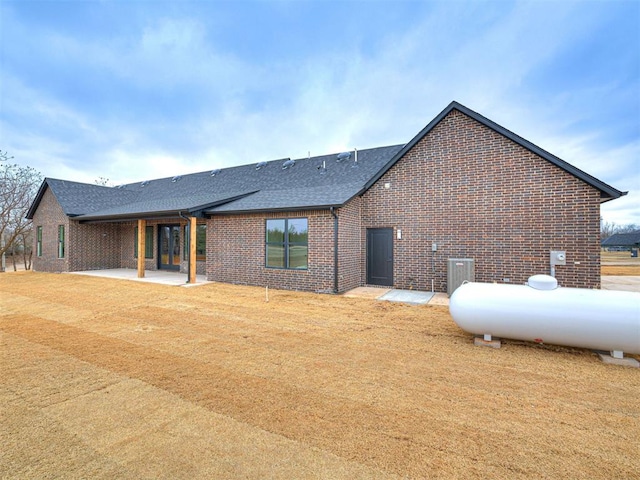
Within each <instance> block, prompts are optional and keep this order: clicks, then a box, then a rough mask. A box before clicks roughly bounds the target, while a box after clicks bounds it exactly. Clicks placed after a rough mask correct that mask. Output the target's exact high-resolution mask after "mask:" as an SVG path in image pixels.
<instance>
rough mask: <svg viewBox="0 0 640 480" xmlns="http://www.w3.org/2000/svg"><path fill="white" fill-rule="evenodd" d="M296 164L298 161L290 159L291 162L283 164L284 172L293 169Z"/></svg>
mask: <svg viewBox="0 0 640 480" xmlns="http://www.w3.org/2000/svg"><path fill="white" fill-rule="evenodd" d="M295 164H296V161H295V160H291V159H289V160H287V161H286V162H284V163H283V164H282V169H283V170H286V169H287V168H291V167H293V166H294V165H295Z"/></svg>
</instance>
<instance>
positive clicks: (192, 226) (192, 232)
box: [189, 217, 197, 283]
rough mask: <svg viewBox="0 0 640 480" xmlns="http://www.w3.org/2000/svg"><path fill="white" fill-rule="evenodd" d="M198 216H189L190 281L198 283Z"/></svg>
mask: <svg viewBox="0 0 640 480" xmlns="http://www.w3.org/2000/svg"><path fill="white" fill-rule="evenodd" d="M196 225H197V221H196V217H189V283H196V240H197V239H196V235H197V234H196Z"/></svg>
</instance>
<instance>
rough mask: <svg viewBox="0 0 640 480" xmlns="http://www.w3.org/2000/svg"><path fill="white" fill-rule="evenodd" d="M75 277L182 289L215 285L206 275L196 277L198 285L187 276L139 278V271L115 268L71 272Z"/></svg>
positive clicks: (165, 274) (154, 273)
mask: <svg viewBox="0 0 640 480" xmlns="http://www.w3.org/2000/svg"><path fill="white" fill-rule="evenodd" d="M69 273H71V274H73V275H88V276H92V277H103V278H115V279H119V280H133V281H135V282H148V283H159V284H162V285H174V286H180V287H196V286H198V285H205V284H207V283H213V282H209V281H207V277H205V276H204V275H196V283H187V274H186V273H180V272H168V271H166V270H145V272H144V275H145V276H144V278H138V271H137V270H134V269H132V268H113V269H108V270H85V271H83V272H69Z"/></svg>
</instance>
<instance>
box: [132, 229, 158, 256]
mask: <svg viewBox="0 0 640 480" xmlns="http://www.w3.org/2000/svg"><path fill="white" fill-rule="evenodd" d="M133 257H134V258H138V227H136V233H135V240H134V242H133ZM144 258H153V226H151V227H149V226H147V227H145V228H144Z"/></svg>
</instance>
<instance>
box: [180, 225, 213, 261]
mask: <svg viewBox="0 0 640 480" xmlns="http://www.w3.org/2000/svg"><path fill="white" fill-rule="evenodd" d="M188 238H189V224H187V225H185V226H184V253H183V257H184V259H185V260H187V259H188V258H189V240H188ZM206 259H207V226H206V225H205V224H204V223H201V224H198V225H196V260H198V261H202V262H204V261H205V260H206Z"/></svg>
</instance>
